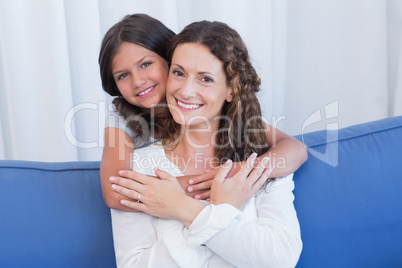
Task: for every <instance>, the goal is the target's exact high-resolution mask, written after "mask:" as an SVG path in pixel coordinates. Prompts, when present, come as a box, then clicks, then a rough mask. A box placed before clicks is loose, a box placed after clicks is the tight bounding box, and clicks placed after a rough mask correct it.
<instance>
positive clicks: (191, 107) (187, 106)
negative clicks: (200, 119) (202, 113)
mask: <svg viewBox="0 0 402 268" xmlns="http://www.w3.org/2000/svg"><path fill="white" fill-rule="evenodd" d="M175 99H176V98H175ZM176 103H177V105H178V106H179V107H181V108H183V109H186V110H197V109H199V108H201V107H202V106H204V105H203V104H194V103H184V102H182V101H179V100H178V99H176Z"/></svg>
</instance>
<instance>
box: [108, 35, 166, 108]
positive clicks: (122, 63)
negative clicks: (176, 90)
mask: <svg viewBox="0 0 402 268" xmlns="http://www.w3.org/2000/svg"><path fill="white" fill-rule="evenodd" d="M168 71H169V68H168V64H167V62H166V61H165V60H164V59H163V58H162V57H161V56H159V55H158V54H156V53H155V52H153V51H151V50H148V49H146V48H144V47H142V46H140V45H137V44H134V43H129V42H123V43H122V44H121V46H120V49H119V51H118V52H117V53H116V55H115V56H114V58H113V60H112V74H113V78H114V80H115V82H116V85H117V87H118V88H119V90H120V93H121V94H122V96H123V98H124V99H125V100H127V101H128V102H129V103H131V104H132V105H135V106H138V107H142V108H152V107H154V106H155V105H157V104H159V103H164V102H165V100H166V97H165V95H166V81H167V77H168Z"/></svg>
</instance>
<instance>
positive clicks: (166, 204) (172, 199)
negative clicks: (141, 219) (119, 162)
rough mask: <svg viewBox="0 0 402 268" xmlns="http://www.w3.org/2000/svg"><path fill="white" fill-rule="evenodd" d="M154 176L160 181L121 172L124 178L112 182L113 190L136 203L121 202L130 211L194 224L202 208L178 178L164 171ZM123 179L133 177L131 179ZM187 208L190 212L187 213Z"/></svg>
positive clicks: (130, 172) (157, 172)
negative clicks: (134, 210) (187, 192)
mask: <svg viewBox="0 0 402 268" xmlns="http://www.w3.org/2000/svg"><path fill="white" fill-rule="evenodd" d="M155 173H156V175H157V176H158V177H159V178H155V177H151V176H146V175H143V174H140V173H138V172H135V171H122V172H120V175H121V176H122V177H115V178H114V179H113V185H112V189H113V190H114V191H116V192H119V193H120V194H122V195H124V196H127V197H129V198H131V199H134V200H137V201H130V200H126V199H123V200H121V203H122V205H124V206H126V207H128V208H132V209H136V210H139V211H143V212H145V213H147V214H149V215H152V216H156V217H161V218H174V219H178V220H181V221H182V222H189V224H191V222H192V220H193V219H194V218H195V217H196V216H197V215H198V213H199V211H201V210H202V208H203V205H202V204H201V203H200V202H199V201H196V200H194V199H192V198H191V197H189V196H187V195H186V193H185V192H184V191H183V189H182V188H181V186H180V184H179V182H178V181H177V179H176V178H175V177H173V176H171V175H169V174H168V173H166V172H163V171H161V170H155ZM124 177H130V179H127V178H124ZM194 202H196V203H197V204H196V203H194ZM198 203H199V204H201V206H199V205H198ZM189 206H190V207H189ZM186 207H189V208H188V209H186ZM194 213H195V214H194Z"/></svg>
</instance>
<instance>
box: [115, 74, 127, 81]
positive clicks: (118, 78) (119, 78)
mask: <svg viewBox="0 0 402 268" xmlns="http://www.w3.org/2000/svg"><path fill="white" fill-rule="evenodd" d="M127 76H128V74H127V73H124V74H121V75H119V76H118V77H117V81H118V80H121V79H123V78H126V77H127Z"/></svg>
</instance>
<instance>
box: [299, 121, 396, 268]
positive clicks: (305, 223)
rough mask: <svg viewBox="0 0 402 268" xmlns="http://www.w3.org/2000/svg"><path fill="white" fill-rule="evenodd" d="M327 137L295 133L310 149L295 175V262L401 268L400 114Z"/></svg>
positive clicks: (317, 133) (336, 265)
mask: <svg viewBox="0 0 402 268" xmlns="http://www.w3.org/2000/svg"><path fill="white" fill-rule="evenodd" d="M327 134H328V133H326V131H320V132H314V133H309V134H306V135H304V136H297V138H298V139H299V140H303V141H304V142H305V143H306V145H307V146H308V151H309V159H308V161H307V162H306V163H305V164H304V165H303V166H302V167H301V168H300V169H299V170H298V171H297V172H296V173H295V176H294V180H295V191H294V194H295V197H296V198H295V207H296V210H297V213H298V217H299V221H300V226H301V232H302V240H303V251H302V254H301V257H300V260H299V263H298V265H297V267H402V254H401V253H402V157H401V154H402V117H394V118H388V119H385V120H380V121H375V122H370V123H366V124H361V125H356V126H352V127H349V128H345V129H341V130H339V132H338V133H329V135H327ZM336 136H338V139H332V138H331V137H336ZM327 137H329V139H328V140H327ZM320 153H321V154H322V155H320ZM325 153H328V154H327V155H326V156H324V155H323V154H325ZM330 154H332V155H330ZM334 163H335V165H334Z"/></svg>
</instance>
